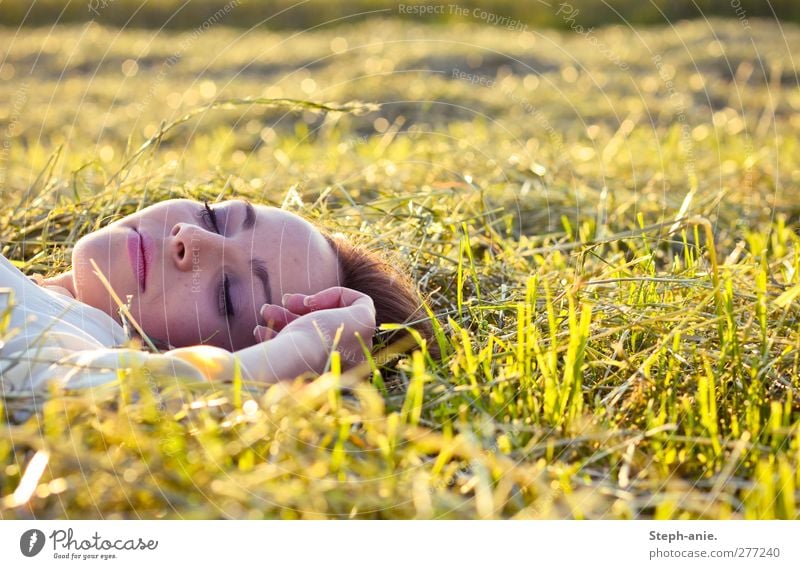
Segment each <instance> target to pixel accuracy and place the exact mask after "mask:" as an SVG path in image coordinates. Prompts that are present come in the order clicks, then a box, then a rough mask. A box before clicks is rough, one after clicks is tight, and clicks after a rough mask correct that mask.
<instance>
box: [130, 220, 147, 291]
mask: <svg viewBox="0 0 800 569" xmlns="http://www.w3.org/2000/svg"><path fill="white" fill-rule="evenodd" d="M149 241H150V238H149V237H148V236H147V234H145V233H140V232H138V231H136V230H135V229H132V231H131V234H130V235H129V236H128V257H129V258H130V261H131V268H132V269H133V275H134V276H135V277H136V280H137V283H138V284H139V290H140V291H141V292H144V291H145V288H146V286H147V267H148V264H149V263H148V261H149V256H150V255H151V254H152V250H153V249H152V246H151V245H150V242H149Z"/></svg>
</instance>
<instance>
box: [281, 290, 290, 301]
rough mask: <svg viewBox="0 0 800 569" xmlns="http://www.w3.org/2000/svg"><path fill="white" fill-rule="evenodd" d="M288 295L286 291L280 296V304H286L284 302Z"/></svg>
mask: <svg viewBox="0 0 800 569" xmlns="http://www.w3.org/2000/svg"><path fill="white" fill-rule="evenodd" d="M289 296H290V295H289V293H288V292H287V293H286V294H284V295H283V296H282V297H281V304H286V302H287V299H288V298H289Z"/></svg>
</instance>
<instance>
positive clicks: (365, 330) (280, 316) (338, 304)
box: [253, 287, 375, 367]
mask: <svg viewBox="0 0 800 569" xmlns="http://www.w3.org/2000/svg"><path fill="white" fill-rule="evenodd" d="M282 300H283V306H280V305H276V304H265V305H264V306H263V307H262V309H261V315H262V317H263V318H264V320H265V322H266V323H267V326H256V329H255V330H254V331H253V334H254V335H255V337H256V340H257V341H259V342H263V341H266V340H270V339H272V338H274V337H275V336H277V335H279V334H291V333H302V334H305V335H307V336H312V337H314V338H315V339H316V340H317V344H318V345H319V348H320V349H321V350H324V351H325V355H326V359H327V354H329V353H330V351H331V350H332V349H333V348H334V347H335V348H336V350H337V351H338V352H339V353H340V355H341V358H342V363H343V364H345V367H349V366H352V365H355V364H357V363H360V362H361V361H363V360H364V350H363V349H362V347H361V343H360V342H359V341H358V338H357V337H356V333H358V334H359V335H360V336H361V340H362V341H363V343H364V345H365V346H366V347H367V349H372V336H373V335H374V333H375V306H374V304H373V302H372V298H370V297H369V296H368V295H366V294H364V293H361V292H358V291H355V290H352V289H349V288H345V287H331V288H328V289H325V290H323V291H320V292H318V293H316V294H313V295H304V294H286V295H284V297H283V299H282ZM339 328H341V334H340V336H339V338H338V342H336V337H337V332H338V330H339ZM334 344H335V345H334Z"/></svg>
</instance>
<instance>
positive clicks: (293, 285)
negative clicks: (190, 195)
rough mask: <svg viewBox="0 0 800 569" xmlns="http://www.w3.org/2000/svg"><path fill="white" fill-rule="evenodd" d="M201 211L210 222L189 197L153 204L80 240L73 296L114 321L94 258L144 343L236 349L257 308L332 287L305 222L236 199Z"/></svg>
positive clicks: (330, 258) (330, 265)
mask: <svg viewBox="0 0 800 569" xmlns="http://www.w3.org/2000/svg"><path fill="white" fill-rule="evenodd" d="M209 205H210V207H211V209H212V210H213V212H214V214H213V215H212V214H209V213H208V212H207V211H206V209H205V206H204V204H203V203H199V202H196V201H193V200H185V199H175V200H168V201H164V202H160V203H157V204H155V205H152V206H150V207H148V208H146V209H144V210H142V211H140V212H138V213H135V214H133V215H130V216H128V217H125V218H123V219H120V220H118V221H115V222H114V223H112V224H110V225H108V226H107V227H104V228H103V229H101V230H99V231H96V232H94V233H91V234H89V235H86V236H84V237H83V238H81V239H80V240H79V241H78V243H77V244H76V245H75V248H74V249H73V252H72V278H73V284H74V287H75V288H74V290H75V293H76V298H77V299H78V300H80V301H81V302H84V303H86V304H89V305H91V306H94V307H96V308H99V309H101V310H103V311H104V312H106V313H107V314H109V315H110V316H111V317H113V318H114V319H115V320H117V322H120V319H119V316H118V314H117V307H116V304H115V303H114V301H113V299H112V298H111V295H110V294H109V293H108V292H107V291H106V289H105V287H103V285H102V284H101V282H100V280H99V279H98V278H97V276H96V275H95V274H94V272H93V268H92V266H91V264H90V262H89V259H94V261H95V263H97V266H98V267H99V268H100V270H101V272H102V273H103V274H104V275H105V276H106V278H107V279H108V280H109V282H110V283H111V286H112V288H113V289H114V291H115V292H116V294H117V296H119V298H120V299H121V300H122V302H123V303H124V302H126V298H127V295H131V297H132V300H131V304H130V309H131V314H132V315H133V317H134V318H135V319H136V320H137V322H139V324H140V325H141V326H142V329H143V330H144V331H145V333H146V334H147V335H148V336H150V337H151V338H153V339H155V340H158V341H161V342H163V343H169V344H171V345H172V346H175V347H182V346H189V345H195V344H209V345H213V346H219V347H222V348H225V349H228V350H238V349H241V348H244V347H247V346H251V345H253V344H254V343H255V339H254V337H253V328H254V327H255V326H256V324H264V322H263V321H262V319H261V317H260V316H259V310H260V308H261V306H262V305H263V304H265V303H273V304H280V303H281V297H282V296H283V294H285V293H288V292H295V293H304V294H313V293H315V292H318V291H320V290H323V289H326V288H328V287H331V286H336V285H337V284H339V266H338V262H337V259H336V254H335V252H334V251H333V249H332V248H331V246H330V245H329V243H328V242H327V240H326V239H325V238H324V237H323V236H322V234H321V233H320V232H319V231H318V230H317V229H316V228H315V227H314V226H313V225H311V224H310V223H309V222H307V221H306V220H304V219H302V218H300V217H298V216H296V215H294V214H291V213H288V212H286V211H283V210H280V209H276V208H273V207H266V206H261V205H255V206H251V205H250V204H249V203H248V202H246V201H243V200H229V201H226V202H221V203H215V204H209ZM213 217H216V226H215V224H214V221H213ZM142 259H143V262H142Z"/></svg>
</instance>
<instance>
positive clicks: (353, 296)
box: [303, 286, 374, 310]
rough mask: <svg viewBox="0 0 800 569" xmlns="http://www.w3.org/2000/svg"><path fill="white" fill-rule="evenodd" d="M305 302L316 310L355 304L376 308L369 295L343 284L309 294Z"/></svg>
mask: <svg viewBox="0 0 800 569" xmlns="http://www.w3.org/2000/svg"><path fill="white" fill-rule="evenodd" d="M303 304H305V305H306V306H308V307H310V308H312V309H314V310H320V309H323V308H343V307H345V306H355V305H364V306H368V307H369V308H372V309H373V310H374V303H373V302H372V298H371V297H370V296H369V295H366V294H364V293H363V292H359V291H357V290H353V289H351V288H347V287H343V286H333V287H330V288H326V289H325V290H322V291H320V292H318V293H316V294H312V295H310V296H307V297H306V298H305V299H304V300H303Z"/></svg>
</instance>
